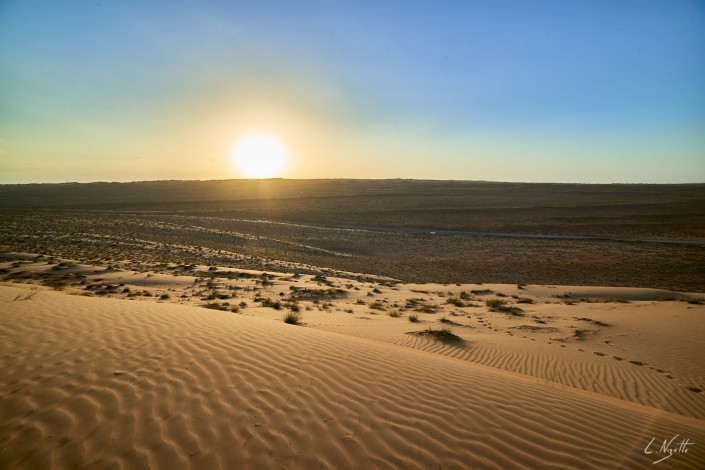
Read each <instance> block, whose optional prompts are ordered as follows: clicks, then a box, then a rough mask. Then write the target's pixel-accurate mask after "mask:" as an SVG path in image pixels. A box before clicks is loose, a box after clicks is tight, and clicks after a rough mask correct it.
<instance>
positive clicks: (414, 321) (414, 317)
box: [408, 313, 419, 323]
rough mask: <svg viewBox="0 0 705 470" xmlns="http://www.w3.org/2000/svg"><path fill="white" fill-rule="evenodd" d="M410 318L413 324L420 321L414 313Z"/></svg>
mask: <svg viewBox="0 0 705 470" xmlns="http://www.w3.org/2000/svg"><path fill="white" fill-rule="evenodd" d="M408 318H409V321H410V322H411V323H416V322H418V321H419V316H418V315H416V314H413V313H412V314H411V315H409V316H408Z"/></svg>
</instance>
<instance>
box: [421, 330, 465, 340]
mask: <svg viewBox="0 0 705 470" xmlns="http://www.w3.org/2000/svg"><path fill="white" fill-rule="evenodd" d="M414 334H417V335H422V336H430V337H432V338H434V339H437V340H438V341H442V342H444V343H453V342H462V341H463V339H462V338H461V337H460V336H458V335H456V334H455V333H453V332H452V331H451V329H450V328H441V329H440V330H434V329H433V328H427V329H425V330H422V331H417V332H415V333H414Z"/></svg>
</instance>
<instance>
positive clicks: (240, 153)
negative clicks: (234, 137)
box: [232, 132, 289, 178]
mask: <svg viewBox="0 0 705 470" xmlns="http://www.w3.org/2000/svg"><path fill="white" fill-rule="evenodd" d="M232 159H233V163H234V165H235V167H237V169H238V170H240V171H241V172H242V173H243V174H244V175H245V176H246V177H248V178H273V177H276V176H279V175H280V174H281V172H282V171H283V170H284V168H285V167H286V164H287V161H288V159H289V151H288V150H287V148H286V146H285V145H284V144H283V143H282V142H281V141H280V140H279V139H277V138H276V137H274V136H272V135H270V134H266V133H264V132H255V133H252V134H248V135H246V136H245V137H244V138H243V139H242V140H240V141H239V142H237V143H236V144H235V146H234V147H233V151H232Z"/></svg>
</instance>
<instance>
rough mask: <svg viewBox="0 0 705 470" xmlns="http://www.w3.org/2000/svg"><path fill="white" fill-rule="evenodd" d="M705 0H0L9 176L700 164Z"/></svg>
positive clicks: (636, 170) (631, 173) (686, 168)
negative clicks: (284, 156) (249, 142)
mask: <svg viewBox="0 0 705 470" xmlns="http://www.w3.org/2000/svg"><path fill="white" fill-rule="evenodd" d="M703 84H705V2H702V1H681V0H674V1H668V2H665V1H656V0H654V1H649V0H641V1H626V0H622V1H619V0H615V1H532V2H525V1H464V2H451V1H447V2H433V1H428V2H401V1H376V2H372V1H370V2H342V1H341V2H337V1H327V2H306V1H302V2H284V1H282V2H273V1H261V2H237V1H179V0H177V1H170V2H158V1H151V2H136V1H122V2H96V1H93V2H83V1H70V0H68V1H62V2H54V1H29V0H24V1H21V0H16V1H15V0H3V1H1V2H0V149H1V150H0V183H14V182H56V181H97V180H100V181H106V180H108V181H129V180H145V179H222V178H237V177H241V176H243V175H239V174H238V173H237V170H236V169H235V167H234V166H233V165H232V164H231V161H230V160H231V148H232V146H233V145H234V143H235V142H237V140H238V138H241V137H242V136H243V135H245V134H247V133H248V132H250V131H252V130H262V131H266V132H268V133H271V134H272V135H275V136H277V137H278V138H279V139H280V140H281V141H283V142H285V143H286V145H287V147H288V148H289V149H290V155H291V156H290V163H289V166H288V169H287V170H286V172H285V173H284V174H282V175H281V176H284V177H293V178H321V177H336V178H340V177H354V178H380V177H391V178H394V177H406V178H437V179H468V180H497V181H556V182H585V183H588V182H602V183H611V182H632V183H642V182H657V183H667V182H675V183H679V182H705V86H703Z"/></svg>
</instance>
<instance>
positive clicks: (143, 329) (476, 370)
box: [0, 179, 705, 469]
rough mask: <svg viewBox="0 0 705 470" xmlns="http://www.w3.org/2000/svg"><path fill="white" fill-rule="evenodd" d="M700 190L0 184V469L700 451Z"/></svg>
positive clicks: (417, 461) (382, 464)
mask: <svg viewBox="0 0 705 470" xmlns="http://www.w3.org/2000/svg"><path fill="white" fill-rule="evenodd" d="M704 336H705V185H570V184H520V183H485V182H462V181H418V180H277V179H273V180H253V181H245V180H229V181H190V182H188V181H163V182H142V183H91V184H76V183H69V184H58V185H49V184H46V185H2V186H0V371H1V373H0V393H1V395H0V396H1V397H2V398H1V399H0V468H31V469H34V468H125V469H132V468H164V469H172V468H203V469H212V468H443V469H446V468H703V466H705V354H704V353H705V346H703V337H704Z"/></svg>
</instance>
